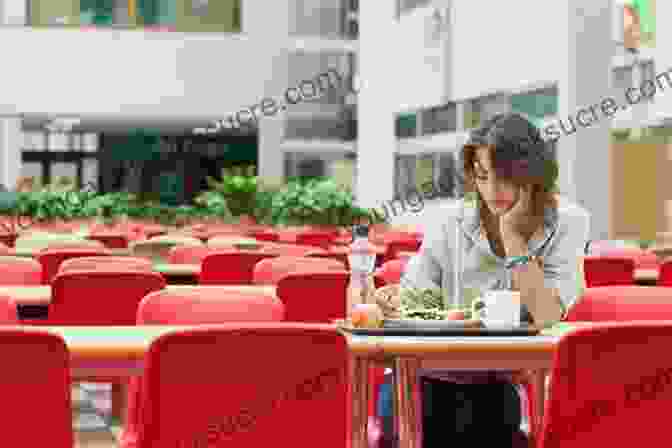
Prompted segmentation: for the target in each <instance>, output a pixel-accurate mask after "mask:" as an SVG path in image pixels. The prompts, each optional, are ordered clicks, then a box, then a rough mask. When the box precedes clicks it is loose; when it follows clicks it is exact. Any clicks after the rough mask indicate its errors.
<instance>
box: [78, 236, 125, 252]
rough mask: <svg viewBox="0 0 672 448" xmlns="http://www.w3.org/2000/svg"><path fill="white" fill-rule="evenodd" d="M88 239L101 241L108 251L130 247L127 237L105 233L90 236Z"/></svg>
mask: <svg viewBox="0 0 672 448" xmlns="http://www.w3.org/2000/svg"><path fill="white" fill-rule="evenodd" d="M87 239H89V240H93V241H99V242H101V243H103V244H104V245H105V247H107V248H108V249H126V248H127V247H128V240H129V238H128V237H127V236H126V235H112V234H110V235H106V234H103V233H101V234H95V235H89V236H88V237H87Z"/></svg>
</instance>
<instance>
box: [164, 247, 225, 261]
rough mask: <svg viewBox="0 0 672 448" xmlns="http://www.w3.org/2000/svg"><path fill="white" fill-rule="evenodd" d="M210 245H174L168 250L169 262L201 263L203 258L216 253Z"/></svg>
mask: <svg viewBox="0 0 672 448" xmlns="http://www.w3.org/2000/svg"><path fill="white" fill-rule="evenodd" d="M214 252H215V250H213V248H212V247H208V246H174V247H172V248H171V249H170V251H169V252H168V262H169V263H176V264H201V263H202V262H203V259H204V258H205V257H206V256H207V255H210V254H212V253H214Z"/></svg>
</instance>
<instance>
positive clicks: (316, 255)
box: [306, 252, 350, 271]
mask: <svg viewBox="0 0 672 448" xmlns="http://www.w3.org/2000/svg"><path fill="white" fill-rule="evenodd" d="M306 257H313V258H326V259H331V260H337V261H340V262H341V263H343V266H344V267H345V269H346V270H348V271H349V270H350V260H348V255H347V254H344V253H332V252H328V253H309V254H308V255H306Z"/></svg>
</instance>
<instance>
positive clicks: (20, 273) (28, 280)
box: [0, 256, 42, 286]
mask: <svg viewBox="0 0 672 448" xmlns="http://www.w3.org/2000/svg"><path fill="white" fill-rule="evenodd" d="M41 284H42V265H41V264H40V262H39V261H37V260H35V259H33V258H27V257H9V256H2V257H0V285H14V286H16V285H26V286H28V285H41Z"/></svg>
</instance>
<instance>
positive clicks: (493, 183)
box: [474, 147, 520, 216]
mask: <svg viewBox="0 0 672 448" xmlns="http://www.w3.org/2000/svg"><path fill="white" fill-rule="evenodd" d="M474 180H475V182H476V188H478V192H479V193H480V194H481V198H483V201H485V204H486V205H487V207H488V209H489V210H490V213H492V214H493V215H494V216H502V215H504V214H505V213H506V212H508V211H509V210H511V208H512V207H513V206H514V205H515V204H516V202H517V201H518V198H519V196H520V189H519V188H518V186H516V185H515V184H513V183H511V182H510V181H507V180H505V179H498V178H497V175H496V174H495V170H494V169H493V168H492V160H491V158H490V150H489V149H488V148H485V147H483V148H478V149H477V150H476V157H475V158H474Z"/></svg>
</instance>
